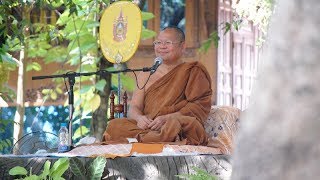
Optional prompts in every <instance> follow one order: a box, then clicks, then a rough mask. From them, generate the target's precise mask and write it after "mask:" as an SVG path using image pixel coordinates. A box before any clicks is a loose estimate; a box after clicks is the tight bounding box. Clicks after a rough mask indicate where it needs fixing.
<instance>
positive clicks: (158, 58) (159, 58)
mask: <svg viewBox="0 0 320 180" xmlns="http://www.w3.org/2000/svg"><path fill="white" fill-rule="evenodd" d="M162 61H163V60H162V58H161V57H156V58H155V59H154V62H155V63H156V62H158V63H159V64H162Z"/></svg>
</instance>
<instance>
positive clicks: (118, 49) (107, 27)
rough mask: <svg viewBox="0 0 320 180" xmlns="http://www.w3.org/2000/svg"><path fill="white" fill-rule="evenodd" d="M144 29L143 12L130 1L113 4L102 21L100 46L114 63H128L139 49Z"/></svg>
mask: <svg viewBox="0 0 320 180" xmlns="http://www.w3.org/2000/svg"><path fill="white" fill-rule="evenodd" d="M141 28H142V18H141V11H140V9H139V7H138V6H136V5H135V4H134V3H132V2H129V1H118V2H115V3H113V4H111V5H110V6H109V7H108V8H107V9H106V10H105V11H104V12H103V14H102V18H101V21H100V46H101V50H102V53H103V55H104V56H105V58H106V59H107V60H108V61H110V62H112V63H122V62H126V61H128V60H129V59H130V58H131V57H132V56H133V54H134V53H135V51H136V50H137V48H138V45H139V42H140V35H141Z"/></svg>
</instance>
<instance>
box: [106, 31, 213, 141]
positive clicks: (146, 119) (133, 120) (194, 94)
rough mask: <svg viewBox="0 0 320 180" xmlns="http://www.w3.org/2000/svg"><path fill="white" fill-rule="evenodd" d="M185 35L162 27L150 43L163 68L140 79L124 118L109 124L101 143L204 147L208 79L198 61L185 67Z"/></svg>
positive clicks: (160, 67)
mask: <svg viewBox="0 0 320 180" xmlns="http://www.w3.org/2000/svg"><path fill="white" fill-rule="evenodd" d="M185 47H186V44H185V35H184V33H183V31H182V30H181V29H179V28H177V27H167V28H164V29H163V30H162V31H161V32H160V33H159V35H158V37H157V40H156V41H155V42H154V50H155V54H156V56H157V57H161V58H162V59H163V64H162V65H160V66H159V68H158V69H157V71H156V72H155V73H154V74H152V75H151V76H150V79H149V75H150V73H145V72H141V73H139V74H138V84H140V85H141V84H145V82H147V84H146V85H145V87H143V88H142V89H139V88H137V89H136V90H135V91H134V93H133V96H132V101H131V104H130V108H129V112H128V118H120V119H113V120H111V121H110V122H109V124H108V126H107V128H106V131H105V133H104V137H103V138H104V140H105V141H118V142H119V141H121V142H128V141H127V139H126V138H136V139H137V140H138V141H139V142H142V143H150V142H175V141H179V142H180V144H189V145H206V144H207V141H208V138H207V136H206V132H205V129H204V127H203V124H204V122H205V121H206V118H207V116H208V114H209V111H210V107H211V96H212V90H211V79H210V76H209V74H208V72H207V70H206V69H205V67H204V66H203V65H202V64H200V63H199V62H189V63H187V62H183V60H182V55H183V51H184V50H185Z"/></svg>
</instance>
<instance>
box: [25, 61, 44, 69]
mask: <svg viewBox="0 0 320 180" xmlns="http://www.w3.org/2000/svg"><path fill="white" fill-rule="evenodd" d="M26 70H27V71H31V70H35V71H40V70H41V65H40V64H39V63H37V62H32V63H31V64H28V65H27V69H26Z"/></svg>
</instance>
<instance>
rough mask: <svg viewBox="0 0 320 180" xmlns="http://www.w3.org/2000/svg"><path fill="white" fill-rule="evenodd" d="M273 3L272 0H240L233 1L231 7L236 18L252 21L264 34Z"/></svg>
mask: <svg viewBox="0 0 320 180" xmlns="http://www.w3.org/2000/svg"><path fill="white" fill-rule="evenodd" d="M274 3H275V2H274V0H240V1H233V3H232V7H233V9H234V12H235V13H236V14H237V16H238V18H240V19H247V20H249V21H252V22H253V23H254V25H257V26H258V28H259V30H261V31H262V32H263V33H264V34H266V33H267V28H268V25H269V21H270V17H271V15H272V13H273V7H274Z"/></svg>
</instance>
